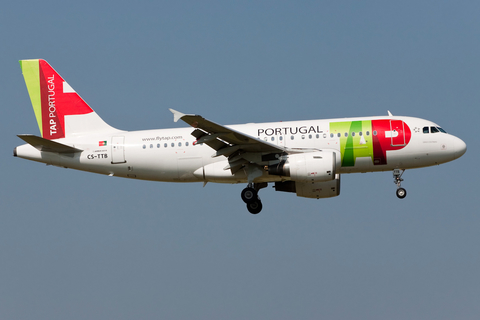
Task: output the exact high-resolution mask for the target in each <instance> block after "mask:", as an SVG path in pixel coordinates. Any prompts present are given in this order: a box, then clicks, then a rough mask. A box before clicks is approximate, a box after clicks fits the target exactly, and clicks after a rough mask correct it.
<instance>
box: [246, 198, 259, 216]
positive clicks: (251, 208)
mask: <svg viewBox="0 0 480 320" xmlns="http://www.w3.org/2000/svg"><path fill="white" fill-rule="evenodd" d="M262 208H263V206H262V201H260V200H259V199H257V200H255V201H253V202H250V203H247V209H248V212H250V213H251V214H257V213H259V212H260V211H262Z"/></svg>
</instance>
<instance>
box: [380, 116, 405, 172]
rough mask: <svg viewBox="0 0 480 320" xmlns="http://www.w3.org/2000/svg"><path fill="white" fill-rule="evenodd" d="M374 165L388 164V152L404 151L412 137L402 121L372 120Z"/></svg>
mask: <svg viewBox="0 0 480 320" xmlns="http://www.w3.org/2000/svg"><path fill="white" fill-rule="evenodd" d="M372 131H373V136H372V142H373V164H374V165H382V164H387V151H393V150H400V149H403V148H404V147H405V146H406V145H407V144H408V143H409V142H410V138H411V136H412V133H411V131H410V127H409V126H408V125H407V124H406V123H405V122H403V121H402V120H372Z"/></svg>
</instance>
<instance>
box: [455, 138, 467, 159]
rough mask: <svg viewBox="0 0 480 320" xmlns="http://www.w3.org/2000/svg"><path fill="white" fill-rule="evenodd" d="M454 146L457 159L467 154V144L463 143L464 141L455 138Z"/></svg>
mask: <svg viewBox="0 0 480 320" xmlns="http://www.w3.org/2000/svg"><path fill="white" fill-rule="evenodd" d="M453 145H454V148H455V159H458V158H460V157H461V156H463V154H464V153H465V152H467V144H466V143H465V142H463V140H462V139H459V138H457V137H455V141H454V144H453Z"/></svg>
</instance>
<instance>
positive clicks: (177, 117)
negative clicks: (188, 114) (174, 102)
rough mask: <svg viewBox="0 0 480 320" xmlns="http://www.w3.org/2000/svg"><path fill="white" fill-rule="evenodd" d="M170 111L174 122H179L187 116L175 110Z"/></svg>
mask: <svg viewBox="0 0 480 320" xmlns="http://www.w3.org/2000/svg"><path fill="white" fill-rule="evenodd" d="M168 110H170V112H171V113H173V121H174V122H177V121H178V120H180V119H182V117H183V116H184V115H185V114H184V113H181V112H179V111H177V110H173V109H168Z"/></svg>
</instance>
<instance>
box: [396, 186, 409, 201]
mask: <svg viewBox="0 0 480 320" xmlns="http://www.w3.org/2000/svg"><path fill="white" fill-rule="evenodd" d="M406 196H407V190H405V189H403V188H398V189H397V197H398V199H403V198H405V197H406Z"/></svg>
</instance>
